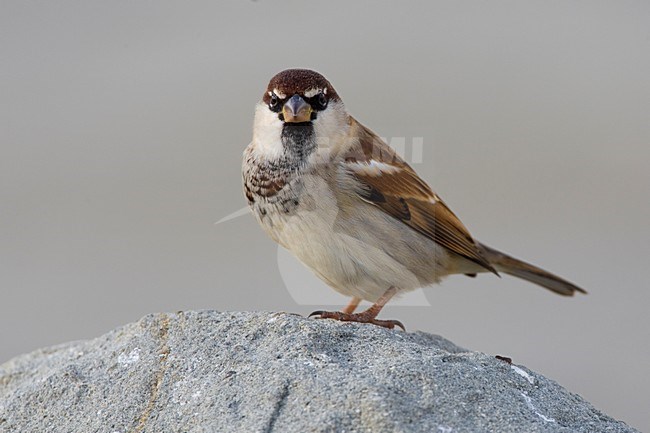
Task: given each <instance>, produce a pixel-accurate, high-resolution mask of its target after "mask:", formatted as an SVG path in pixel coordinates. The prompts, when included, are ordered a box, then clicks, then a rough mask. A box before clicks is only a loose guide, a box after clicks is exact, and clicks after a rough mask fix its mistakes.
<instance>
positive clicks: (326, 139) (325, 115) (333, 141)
mask: <svg viewBox="0 0 650 433" xmlns="http://www.w3.org/2000/svg"><path fill="white" fill-rule="evenodd" d="M348 126H349V124H348V115H347V113H346V111H345V107H344V106H343V103H342V102H330V104H329V106H328V107H327V109H325V110H323V111H321V112H319V113H318V118H317V119H316V120H315V121H314V132H315V134H316V143H317V144H318V150H319V152H327V151H330V152H331V151H334V150H336V149H337V148H338V147H339V146H340V145H341V144H342V140H343V138H345V136H346V134H347V130H348Z"/></svg>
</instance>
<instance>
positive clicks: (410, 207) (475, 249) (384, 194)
mask: <svg viewBox="0 0 650 433" xmlns="http://www.w3.org/2000/svg"><path fill="white" fill-rule="evenodd" d="M350 134H351V135H352V137H351V138H352V139H353V143H354V144H353V146H352V147H351V148H350V149H349V150H348V151H347V152H346V153H345V155H343V162H342V164H343V169H344V171H345V172H346V173H348V174H349V175H351V176H352V178H353V179H354V180H356V181H357V182H356V184H357V185H358V188H355V193H356V194H357V195H358V196H359V197H360V198H361V199H363V200H365V201H366V202H368V203H371V204H373V205H374V206H377V207H378V208H379V209H381V210H383V211H384V212H386V213H387V214H388V215H390V216H392V217H394V218H395V219H398V220H399V221H401V222H403V223H404V224H406V225H407V226H409V227H411V228H412V229H413V230H416V231H417V232H419V233H421V234H422V235H424V236H426V237H428V238H429V239H431V240H433V241H435V242H436V243H438V244H440V245H442V246H443V247H445V248H447V249H448V250H450V251H452V252H454V253H456V254H458V255H460V256H462V257H465V258H466V259H468V260H471V261H472V262H475V263H477V264H479V265H480V266H482V267H484V268H486V269H488V270H489V271H491V272H494V273H497V272H496V270H495V269H494V268H493V267H492V265H490V263H489V261H488V260H487V259H486V258H485V257H484V255H483V254H482V252H481V250H480V248H479V246H478V245H477V243H476V242H475V241H474V239H472V236H471V235H470V234H469V231H468V230H467V229H466V228H465V226H464V225H463V223H461V222H460V220H459V219H458V217H457V216H456V215H454V213H453V212H452V211H451V210H450V209H449V208H448V207H447V205H446V204H445V203H444V202H443V201H442V200H441V199H440V197H438V195H437V194H435V193H434V192H433V191H432V190H431V188H430V187H429V185H427V184H426V183H425V182H424V181H423V180H422V179H420V177H419V176H418V175H417V173H416V172H415V171H414V170H413V169H412V168H411V167H410V166H409V165H408V164H407V163H406V162H405V161H404V160H403V159H402V158H400V157H399V155H397V154H396V153H395V151H394V150H393V149H391V148H390V147H389V146H388V145H387V144H386V143H384V142H383V141H382V140H381V138H379V137H378V136H377V135H376V134H374V133H373V132H372V131H370V130H369V129H368V128H366V127H365V126H363V125H361V124H360V123H358V122H357V121H356V120H354V119H351V125H350Z"/></svg>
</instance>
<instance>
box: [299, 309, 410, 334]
mask: <svg viewBox="0 0 650 433" xmlns="http://www.w3.org/2000/svg"><path fill="white" fill-rule="evenodd" d="M308 317H316V318H317V319H334V320H339V321H341V322H357V323H371V324H373V325H377V326H381V327H382V328H388V329H393V328H395V326H399V327H400V328H402V330H403V331H406V327H405V326H404V325H403V324H402V322H400V321H399V320H379V319H375V318H374V317H373V316H371V315H369V314H365V313H356V314H348V313H343V312H341V311H322V310H317V311H314V312H313V313H311V314H310V315H309V316H308Z"/></svg>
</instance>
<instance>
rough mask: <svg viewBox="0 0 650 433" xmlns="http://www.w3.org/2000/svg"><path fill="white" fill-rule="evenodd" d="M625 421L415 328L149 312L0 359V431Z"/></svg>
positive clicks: (410, 427) (439, 430) (427, 428)
mask: <svg viewBox="0 0 650 433" xmlns="http://www.w3.org/2000/svg"><path fill="white" fill-rule="evenodd" d="M605 431H606V432H633V431H635V430H634V429H632V428H630V427H628V426H627V425H626V424H624V423H622V422H619V421H616V420H614V419H612V418H610V417H609V416H607V415H605V414H603V413H601V412H599V411H598V410H596V409H594V408H593V407H592V406H591V405H590V404H589V403H587V402H586V401H585V400H583V399H582V398H581V397H580V396H578V395H576V394H571V393H570V392H568V391H566V390H565V389H563V388H562V387H561V386H559V385H558V384H557V383H555V382H553V381H551V380H549V379H546V378H544V377H543V376H540V375H538V374H536V373H533V372H531V371H529V370H527V369H526V368H524V367H517V366H515V365H512V366H511V365H509V364H508V363H506V362H504V361H500V360H497V359H495V358H494V357H493V356H489V355H485V354H482V353H477V352H470V351H467V350H465V349H462V348H460V347H457V346H455V345H454V344H453V343H451V342H449V341H447V340H445V339H443V338H441V337H438V336H435V335H429V334H424V333H418V332H416V333H404V332H401V331H390V330H386V329H382V328H378V327H375V326H370V325H359V324H352V323H339V322H334V321H331V320H315V319H305V318H302V317H300V316H295V315H291V314H286V313H262V312H259V313H219V312H214V311H203V312H181V313H176V314H157V315H150V316H147V317H145V318H143V319H142V320H140V321H139V322H137V323H134V324H130V325H127V326H124V327H122V328H119V329H117V330H115V331H112V332H110V333H108V334H106V335H104V336H102V337H99V338H97V339H94V340H91V341H83V342H73V343H68V344H65V345H61V346H57V347H53V348H48V349H43V350H40V351H37V352H34V353H31V354H28V355H23V356H20V357H18V358H15V359H13V360H11V361H9V362H8V363H6V364H4V365H2V366H0V432H21V433H28V432H57V433H58V432H75V433H85V432H93V433H94V432H106V433H116V432H120V433H126V432H130V433H139V432H151V433H154V432H155V433H158V432H165V433H172V432H183V433H190V432H192V433H193V432H246V433H249V432H372V433H378V432H434V433H450V432H591V433H593V432H605Z"/></svg>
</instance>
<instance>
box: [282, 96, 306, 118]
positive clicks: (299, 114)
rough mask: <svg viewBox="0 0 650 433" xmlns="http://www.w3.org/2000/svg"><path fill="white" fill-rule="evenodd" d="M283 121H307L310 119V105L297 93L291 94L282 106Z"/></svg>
mask: <svg viewBox="0 0 650 433" xmlns="http://www.w3.org/2000/svg"><path fill="white" fill-rule="evenodd" d="M282 116H283V117H284V121H285V122H309V121H310V120H311V105H309V104H308V103H307V102H305V100H304V99H302V98H301V97H300V96H299V95H293V96H292V97H291V98H290V99H289V100H288V101H287V102H285V103H284V106H283V107H282Z"/></svg>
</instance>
